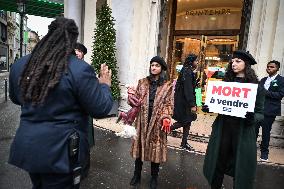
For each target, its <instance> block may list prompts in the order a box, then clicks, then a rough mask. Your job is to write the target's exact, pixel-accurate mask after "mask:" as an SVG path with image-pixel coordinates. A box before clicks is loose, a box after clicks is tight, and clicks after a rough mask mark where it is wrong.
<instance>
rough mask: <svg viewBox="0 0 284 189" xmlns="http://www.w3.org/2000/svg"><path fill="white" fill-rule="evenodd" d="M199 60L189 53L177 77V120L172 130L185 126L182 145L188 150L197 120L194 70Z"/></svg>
mask: <svg viewBox="0 0 284 189" xmlns="http://www.w3.org/2000/svg"><path fill="white" fill-rule="evenodd" d="M197 64H198V60H197V56H196V55H195V54H189V56H188V57H187V58H186V60H185V62H184V64H183V68H182V69H181V72H180V75H179V77H178V79H177V82H176V86H175V95H174V114H173V119H175V120H176V121H177V122H175V123H174V124H173V125H172V126H171V130H172V131H173V130H175V129H178V128H180V127H182V128H183V136H182V141H181V145H180V146H181V147H182V148H184V149H187V150H192V149H193V148H192V147H191V146H190V145H189V144H188V143H187V137H188V135H189V129H190V126H191V122H192V121H194V120H196V117H197V115H196V100H195V84H196V79H195V75H194V73H193V70H194V69H195V68H196V67H197Z"/></svg>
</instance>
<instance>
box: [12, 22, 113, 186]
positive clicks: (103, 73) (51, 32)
mask: <svg viewBox="0 0 284 189" xmlns="http://www.w3.org/2000/svg"><path fill="white" fill-rule="evenodd" d="M77 37H78V27H77V26H76V24H75V22H74V20H71V19H66V18H63V17H60V18H56V19H55V20H54V21H52V22H51V24H50V25H49V27H48V33H47V35H46V36H44V37H43V39H42V40H41V41H40V42H39V43H38V44H37V45H36V47H35V48H34V50H33V51H32V53H31V54H30V55H27V56H25V57H23V58H21V59H19V60H18V61H17V62H16V63H14V64H13V66H12V67H11V72H10V76H9V79H10V82H9V84H10V87H9V95H10V98H11V100H12V102H13V103H15V104H17V105H20V106H21V120H20V125H19V128H18V129H17V132H16V135H15V138H14V141H13V142H12V144H11V149H10V156H9V163H10V164H12V165H15V166H17V167H19V168H21V169H24V170H25V171H27V172H28V173H29V175H30V178H31V181H32V184H33V188H35V189H39V188H45V189H71V188H79V184H80V183H79V182H78V181H79V178H80V170H81V167H84V163H85V162H86V158H87V156H88V154H89V144H88V139H87V136H88V134H87V132H88V115H91V116H92V117H96V118H100V117H104V116H106V115H107V114H108V112H109V111H110V109H111V108H112V104H113V99H112V96H111V92H110V84H111V70H108V67H107V66H106V65H102V66H101V70H100V77H99V78H97V77H96V74H95V71H94V69H93V68H92V67H91V66H90V65H89V64H87V63H86V62H84V61H83V60H80V59H78V58H76V56H75V55H74V54H73V53H74V47H75V44H76V41H77ZM74 178H76V179H74ZM74 181H76V182H74Z"/></svg>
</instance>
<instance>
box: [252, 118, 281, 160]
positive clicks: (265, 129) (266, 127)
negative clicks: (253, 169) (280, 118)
mask: <svg viewBox="0 0 284 189" xmlns="http://www.w3.org/2000/svg"><path fill="white" fill-rule="evenodd" d="M275 118H276V116H267V115H264V119H263V121H262V122H261V123H260V124H257V126H256V130H255V133H256V138H257V137H258V133H259V128H260V126H261V127H262V140H261V143H260V151H261V154H262V155H265V156H268V153H269V149H268V147H269V141H270V131H271V128H272V124H273V122H274V121H275Z"/></svg>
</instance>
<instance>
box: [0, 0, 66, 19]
mask: <svg viewBox="0 0 284 189" xmlns="http://www.w3.org/2000/svg"><path fill="white" fill-rule="evenodd" d="M0 10H4V11H10V12H17V13H19V10H18V4H17V0H0ZM63 13H64V0H25V14H29V15H35V16H42V17H48V18H54V17H57V16H61V15H63Z"/></svg>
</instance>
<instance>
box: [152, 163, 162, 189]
mask: <svg viewBox="0 0 284 189" xmlns="http://www.w3.org/2000/svg"><path fill="white" fill-rule="evenodd" d="M159 166H160V164H159V163H154V162H151V180H150V189H156V188H157V186H158V174H159Z"/></svg>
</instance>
